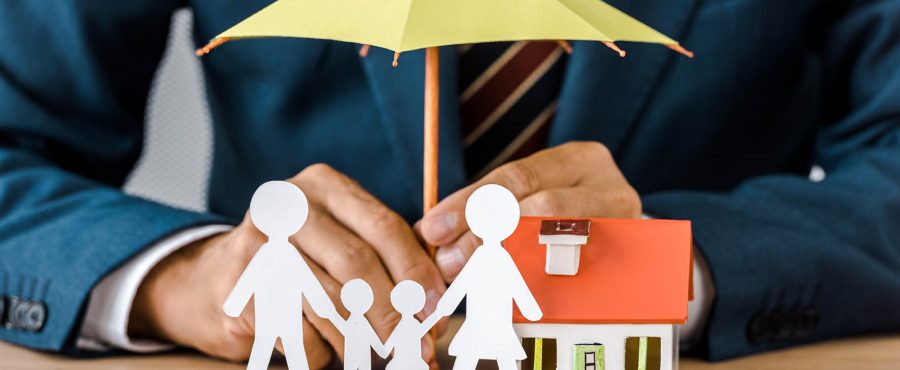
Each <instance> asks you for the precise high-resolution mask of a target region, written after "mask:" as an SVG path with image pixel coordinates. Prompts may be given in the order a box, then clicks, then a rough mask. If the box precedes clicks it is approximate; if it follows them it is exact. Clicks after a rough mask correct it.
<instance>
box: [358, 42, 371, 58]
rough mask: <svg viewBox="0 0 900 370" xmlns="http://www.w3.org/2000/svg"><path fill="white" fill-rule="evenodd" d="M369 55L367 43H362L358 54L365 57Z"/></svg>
mask: <svg viewBox="0 0 900 370" xmlns="http://www.w3.org/2000/svg"><path fill="white" fill-rule="evenodd" d="M368 55H369V44H363V46H362V47H361V48H359V56H360V57H361V58H365V57H366V56H368Z"/></svg>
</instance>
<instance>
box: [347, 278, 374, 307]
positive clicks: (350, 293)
mask: <svg viewBox="0 0 900 370" xmlns="http://www.w3.org/2000/svg"><path fill="white" fill-rule="evenodd" d="M374 299H375V296H374V295H373V294H372V287H370V286H369V284H368V283H366V281H365V280H363V279H353V280H350V281H348V282H347V283H346V284H344V287H343V288H341V303H343V304H344V308H346V309H347V311H350V313H366V311H368V310H369V308H371V307H372V301H373V300H374Z"/></svg>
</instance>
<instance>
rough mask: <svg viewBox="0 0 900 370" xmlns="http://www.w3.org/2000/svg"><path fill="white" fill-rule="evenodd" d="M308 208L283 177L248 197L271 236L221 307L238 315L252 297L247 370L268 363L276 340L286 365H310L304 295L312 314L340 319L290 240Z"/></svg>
mask: <svg viewBox="0 0 900 370" xmlns="http://www.w3.org/2000/svg"><path fill="white" fill-rule="evenodd" d="M308 212H309V204H308V203H307V200H306V195H304V194H303V191H301V190H300V189H299V188H297V187H296V186H295V185H294V184H291V183H289V182H284V181H270V182H267V183H265V184H262V185H261V186H260V187H259V189H257V190H256V193H254V194H253V198H252V199H251V201H250V219H251V221H253V224H254V225H256V227H257V228H258V229H259V230H260V231H262V233H263V234H266V236H268V238H269V240H268V241H267V242H266V243H265V244H263V245H262V247H260V248H259V251H257V252H256V255H254V256H253V259H251V260H250V263H249V264H248V265H247V268H246V269H245V270H244V272H243V273H242V274H241V277H240V278H239V279H238V281H237V284H235V286H234V289H233V290H232V291H231V294H229V295H228V299H227V300H226V301H225V305H224V307H223V308H224V310H225V314H227V315H228V316H231V317H238V316H239V315H240V314H241V311H243V310H244V307H245V306H246V305H247V303H248V301H249V300H250V296H251V295H252V296H254V297H255V298H254V307H255V309H256V314H255V315H256V336H255V339H254V341H253V349H252V351H251V352H250V361H249V362H248V363H247V369H248V370H264V369H266V368H267V367H268V365H269V360H270V358H271V356H272V349H273V348H274V347H275V340H276V339H278V338H281V343H282V346H283V347H284V352H285V357H286V358H287V365H288V368H290V369H292V370H308V369H309V363H308V361H307V359H306V351H305V349H304V348H303V321H302V320H303V309H302V299H303V298H304V297H305V298H306V300H307V302H309V304H310V306H312V309H313V311H315V313H316V315H319V316H321V317H323V318H328V319H331V320H332V321H336V320H338V319H340V316H339V315H338V313H337V310H336V309H335V307H334V304H333V303H332V302H331V300H330V299H329V298H328V296H327V295H326V294H325V290H324V289H323V288H322V286H321V285H320V284H319V281H318V280H317V279H316V277H315V275H313V272H312V270H310V268H309V266H308V265H307V264H306V262H305V261H304V260H303V257H302V256H301V255H300V253H299V252H297V249H296V248H295V247H294V246H293V245H292V244H291V243H290V242H289V241H288V237H290V236H291V235H293V234H295V233H296V232H297V231H298V230H300V228H301V227H302V226H303V223H304V222H306V217H307V215H308Z"/></svg>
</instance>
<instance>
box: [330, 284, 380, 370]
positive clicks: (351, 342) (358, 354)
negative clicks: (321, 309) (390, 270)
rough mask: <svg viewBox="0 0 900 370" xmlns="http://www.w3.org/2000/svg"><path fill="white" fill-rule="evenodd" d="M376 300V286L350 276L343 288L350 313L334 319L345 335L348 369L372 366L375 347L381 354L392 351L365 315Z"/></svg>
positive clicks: (345, 353) (344, 298)
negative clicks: (342, 317) (345, 317)
mask: <svg viewBox="0 0 900 370" xmlns="http://www.w3.org/2000/svg"><path fill="white" fill-rule="evenodd" d="M373 300H374V296H373V295H372V287H370V286H369V284H368V283H366V282H365V281H364V280H362V279H353V280H350V281H348V282H347V283H346V284H344V287H343V288H341V302H342V303H343V304H344V308H346V309H347V311H350V317H348V318H347V320H346V321H343V320H334V321H332V322H333V323H334V326H335V327H337V329H338V331H340V332H341V335H343V336H344V370H370V369H372V351H371V350H372V349H374V350H375V353H377V354H378V356H380V357H381V358H387V356H388V354H390V351H389V350H388V349H387V348H386V347H385V345H384V344H382V343H381V339H379V338H378V334H375V329H372V324H370V323H369V320H367V319H366V317H365V313H366V312H367V311H369V308H371V307H372V302H373Z"/></svg>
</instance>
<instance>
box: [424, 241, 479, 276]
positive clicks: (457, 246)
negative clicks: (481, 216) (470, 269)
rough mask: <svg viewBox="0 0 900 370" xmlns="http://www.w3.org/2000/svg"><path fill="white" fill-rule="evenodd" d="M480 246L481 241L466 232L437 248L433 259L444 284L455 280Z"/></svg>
mask: <svg viewBox="0 0 900 370" xmlns="http://www.w3.org/2000/svg"><path fill="white" fill-rule="evenodd" d="M480 244H481V240H480V239H478V237H477V236H475V234H472V232H471V231H466V232H465V233H464V234H463V235H462V236H461V237H459V239H456V240H455V241H453V242H452V243H450V244H448V245H445V246H442V247H440V248H438V250H437V254H436V256H435V257H436V258H435V259H436V260H437V264H438V267H439V268H440V270H441V273H442V274H443V276H444V280H445V281H446V282H448V283H450V282H453V280H454V279H456V276H457V275H459V272H460V271H462V268H463V266H464V265H465V264H466V261H468V260H469V257H472V253H475V248H477V247H478V246H479V245H480Z"/></svg>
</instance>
